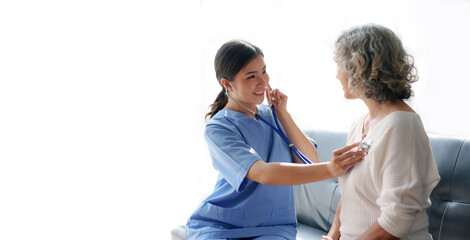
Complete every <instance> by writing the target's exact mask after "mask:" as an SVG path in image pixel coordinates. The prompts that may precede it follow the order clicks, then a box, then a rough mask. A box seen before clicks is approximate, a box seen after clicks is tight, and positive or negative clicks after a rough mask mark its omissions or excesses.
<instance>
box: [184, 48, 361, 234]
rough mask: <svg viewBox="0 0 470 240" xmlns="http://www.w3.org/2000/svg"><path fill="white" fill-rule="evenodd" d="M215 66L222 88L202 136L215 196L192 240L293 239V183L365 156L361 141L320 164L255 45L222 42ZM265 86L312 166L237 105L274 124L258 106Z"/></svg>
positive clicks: (335, 171)
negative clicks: (213, 172)
mask: <svg viewBox="0 0 470 240" xmlns="http://www.w3.org/2000/svg"><path fill="white" fill-rule="evenodd" d="M215 71H216V77H217V80H218V81H219V83H220V85H221V86H222V90H221V92H220V93H219V95H218V96H217V98H216V100H215V102H214V103H213V104H212V105H211V111H210V112H209V113H208V114H207V117H209V118H210V120H209V121H208V122H207V125H206V129H205V139H206V142H207V144H208V146H209V152H210V155H211V158H212V163H213V166H214V167H215V169H216V170H217V171H219V176H218V179H217V183H216V185H215V188H214V191H213V193H212V194H211V195H210V196H209V197H207V198H206V199H205V200H204V201H203V202H202V203H201V205H200V206H199V207H198V209H197V210H196V211H195V212H194V213H193V214H192V215H191V217H190V218H189V220H188V222H187V224H186V234H187V239H258V240H259V239H271V240H275V239H295V237H296V225H297V221H296V216H295V208H294V194H293V187H292V185H297V184H303V183H309V182H315V181H320V180H324V179H328V178H332V177H337V176H339V175H341V174H343V173H344V172H346V171H347V169H349V168H350V167H351V166H353V165H354V164H356V163H357V162H358V161H360V160H362V158H363V157H364V154H365V153H364V152H363V150H358V149H357V148H355V147H356V146H357V145H358V144H357V143H356V144H352V145H349V146H346V147H345V148H342V149H338V150H336V151H335V152H333V154H332V159H331V161H330V162H325V163H318V157H317V152H316V149H315V147H314V145H313V144H312V142H311V141H310V140H309V139H308V138H307V137H306V136H305V135H304V134H303V133H302V131H301V130H300V129H299V128H298V127H297V125H296V124H295V122H294V121H293V119H292V118H291V116H290V114H289V112H288V111H287V109H286V104H287V96H286V95H285V94H283V93H281V92H280V91H279V90H277V89H275V90H271V88H270V87H269V86H267V84H268V82H269V76H268V74H267V72H266V65H265V63H264V55H263V52H262V51H261V49H259V48H258V47H256V46H254V45H253V44H251V43H249V42H246V41H242V40H234V41H229V42H227V43H225V44H224V45H222V47H221V48H220V49H219V51H218V52H217V54H216V57H215ZM267 87H268V88H267ZM267 89H269V91H270V94H271V96H272V103H273V105H274V106H275V108H276V110H277V111H276V113H277V117H278V118H279V120H280V122H281V124H282V127H283V128H284V131H285V132H286V134H287V136H288V138H289V139H290V140H291V141H292V143H293V144H294V145H295V146H296V147H297V149H299V150H300V151H301V152H302V153H303V154H304V155H305V156H307V157H308V158H309V159H310V160H311V161H312V162H314V164H302V162H301V161H300V159H298V158H297V156H295V155H293V154H292V152H291V150H290V149H289V147H288V146H287V144H286V143H285V142H284V141H283V139H282V138H281V137H280V136H279V135H278V134H277V133H276V132H275V131H273V130H272V128H271V127H269V126H268V125H267V124H265V123H263V122H261V121H257V119H256V118H255V116H253V115H252V114H251V113H250V112H249V111H247V110H246V109H244V108H243V107H242V106H240V104H242V105H243V106H244V107H246V108H248V109H250V110H252V111H253V112H255V113H258V114H259V115H260V116H261V117H263V118H265V119H266V120H267V121H270V122H271V123H272V124H273V125H274V124H275V123H274V119H273V117H272V113H271V109H270V107H269V106H268V105H261V103H263V101H264V95H265V94H267V91H268V90H267ZM226 91H228V94H230V96H231V97H232V98H233V99H235V100H236V101H238V102H239V103H240V104H239V103H236V102H235V101H234V100H232V99H231V98H228V97H227V95H226Z"/></svg>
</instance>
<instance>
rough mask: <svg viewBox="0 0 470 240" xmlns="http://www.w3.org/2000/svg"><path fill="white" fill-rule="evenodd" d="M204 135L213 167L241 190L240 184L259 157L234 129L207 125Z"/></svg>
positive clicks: (237, 189)
mask: <svg viewBox="0 0 470 240" xmlns="http://www.w3.org/2000/svg"><path fill="white" fill-rule="evenodd" d="M204 136H205V139H206V142H207V145H208V147H209V153H210V155H211V157H212V164H213V165H214V168H215V169H216V170H217V171H219V173H220V174H221V175H222V176H223V177H224V178H225V180H227V182H228V183H229V184H230V185H232V187H233V188H234V189H235V190H236V191H237V192H240V191H243V188H242V187H241V186H242V182H243V180H244V179H245V177H246V174H247V173H248V170H249V169H250V167H251V165H253V163H255V162H256V161H258V160H261V157H260V156H259V155H258V154H257V153H256V151H255V150H254V149H253V148H252V147H250V146H249V145H248V144H247V143H246V142H245V141H244V139H243V137H242V136H241V135H240V133H239V132H238V131H237V130H236V129H228V128H226V127H224V126H220V125H215V124H214V125H208V126H207V127H206V131H205V134H204Z"/></svg>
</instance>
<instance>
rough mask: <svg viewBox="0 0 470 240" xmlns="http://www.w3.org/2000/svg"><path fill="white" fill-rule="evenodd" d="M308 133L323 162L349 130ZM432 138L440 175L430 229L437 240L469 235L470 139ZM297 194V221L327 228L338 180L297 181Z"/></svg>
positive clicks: (430, 211)
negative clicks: (305, 182) (301, 182)
mask: <svg viewBox="0 0 470 240" xmlns="http://www.w3.org/2000/svg"><path fill="white" fill-rule="evenodd" d="M305 134H306V135H307V136H309V137H311V138H313V139H314V140H315V141H316V142H317V143H318V149H317V151H318V157H319V159H320V162H326V161H329V160H330V159H331V154H332V152H333V150H335V149H338V148H341V147H344V146H345V144H346V138H347V133H346V132H332V131H324V130H308V131H305ZM429 141H430V145H431V150H432V152H433V154H434V158H435V160H436V164H437V167H438V169H439V174H440V175H441V181H440V182H439V184H438V185H437V186H436V188H435V189H434V190H433V192H432V193H431V202H432V205H431V207H430V208H428V209H427V213H428V216H429V232H430V233H431V234H432V236H433V239H436V240H441V239H463V238H465V237H470V227H468V226H467V225H468V222H470V140H469V139H463V138H457V137H446V136H440V135H429ZM294 194H295V205H296V211H297V220H298V222H299V223H302V224H305V225H308V226H311V227H314V228H318V229H322V230H323V231H325V232H327V231H328V230H329V228H330V227H331V223H332V222H333V218H334V214H335V212H336V206H337V205H338V202H339V199H340V195H341V194H340V191H339V188H338V180H337V179H336V178H334V179H328V180H325V181H321V182H316V183H309V184H303V185H298V186H295V187H294Z"/></svg>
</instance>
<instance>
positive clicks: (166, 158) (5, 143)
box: [0, 0, 470, 239]
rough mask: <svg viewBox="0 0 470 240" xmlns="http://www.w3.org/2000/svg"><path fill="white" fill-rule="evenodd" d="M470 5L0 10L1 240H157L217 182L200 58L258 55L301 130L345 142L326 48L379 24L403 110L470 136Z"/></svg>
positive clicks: (349, 106)
mask: <svg viewBox="0 0 470 240" xmlns="http://www.w3.org/2000/svg"><path fill="white" fill-rule="evenodd" d="M469 12H470V1H468V0H446V1H444V0H427V1H424V0H415V1H405V0H398V1H376V0H368V1H366V0H362V1H348V0H335V1H317V2H315V1H299V0H296V1H293V0H277V1H275V0H265V1H249V0H239V1H227V0H206V1H204V0H201V1H189V0H186V1H181V0H180V1H170V0H168V1H139V0H134V1H105V0H93V1H86V0H85V1H21V0H19V1H2V2H0V239H169V237H170V230H171V229H172V228H173V227H175V226H177V225H183V224H185V222H186V219H187V218H188V217H189V215H190V214H191V212H192V211H194V210H195V208H196V207H197V205H198V204H199V203H200V202H201V201H202V200H203V198H204V197H205V196H207V194H209V193H210V191H211V189H212V186H213V184H214V183H215V178H216V172H215V170H213V168H212V164H211V160H210V157H209V155H208V151H207V148H206V145H205V142H204V139H203V130H204V124H205V121H204V115H205V113H206V112H207V107H208V106H209V105H210V104H211V103H212V102H213V100H214V99H215V97H216V95H217V93H218V92H219V91H220V87H219V85H218V84H217V81H216V79H215V74H214V69H213V58H214V55H215V53H216V51H217V49H218V48H219V47H220V46H221V45H222V44H223V43H224V42H226V41H228V40H230V39H234V38H241V39H245V40H248V41H250V42H252V43H254V44H256V45H258V46H259V47H261V49H263V51H264V53H265V62H266V63H267V67H268V72H269V74H270V76H271V83H272V84H271V85H272V86H274V87H277V88H280V89H281V90H282V91H283V92H285V93H286V94H287V95H288V96H289V104H288V109H289V111H290V112H291V114H292V115H293V116H294V118H295V119H296V120H297V123H298V124H299V125H300V127H301V128H303V129H307V128H319V129H329V130H338V131H346V130H347V129H348V127H349V125H350V124H351V122H352V121H353V120H354V119H356V118H357V117H359V116H360V115H361V114H363V113H365V111H366V109H365V107H364V106H363V104H362V103H361V102H359V101H347V100H345V99H344V98H343V92H342V89H341V85H340V84H339V82H338V80H337V79H336V78H335V75H336V66H335V63H334V62H333V60H332V57H333V54H332V47H333V43H334V41H335V38H336V37H337V36H338V35H339V34H340V33H341V31H343V30H345V29H347V28H349V27H352V26H354V25H357V24H364V23H370V22H373V23H379V24H383V25H385V26H387V27H389V28H391V29H392V30H393V31H395V32H396V33H397V35H399V37H400V38H401V39H402V41H403V43H404V45H405V48H406V49H407V50H408V52H409V53H410V54H412V55H413V56H414V57H415V61H416V65H417V67H418V72H419V74H420V80H419V81H418V82H417V83H416V84H414V89H415V97H414V98H413V99H412V100H411V101H410V104H411V106H412V107H413V108H414V109H415V110H416V111H417V112H418V113H419V114H420V115H421V117H422V119H423V122H424V124H425V127H426V129H427V131H428V132H430V133H439V134H444V135H455V136H462V137H468V136H470V128H469V127H468V123H469V122H470V116H469V113H468V112H469V110H468V104H469V103H470V96H469V94H468V92H469V88H470V83H469V82H470V77H469V75H468V68H469V63H470V62H469V60H468V56H469V55H470V46H469V44H468V43H469V42H470V14H468V13H469Z"/></svg>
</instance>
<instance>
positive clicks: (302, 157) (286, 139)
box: [225, 88, 317, 164]
mask: <svg viewBox="0 0 470 240" xmlns="http://www.w3.org/2000/svg"><path fill="white" fill-rule="evenodd" d="M225 94H226V95H227V96H228V97H229V98H230V99H232V100H233V101H234V102H236V103H237V104H238V105H240V106H241V107H242V108H244V109H245V110H247V111H248V112H250V113H251V114H253V116H255V118H256V119H258V120H261V121H262V122H264V123H266V124H267V125H268V126H270V127H271V128H272V129H273V130H274V131H275V132H277V134H279V136H281V138H282V139H283V140H284V142H286V143H287V145H288V146H289V148H290V149H291V150H292V152H294V153H295V155H296V156H297V157H298V158H299V159H300V160H301V161H302V162H303V163H304V164H312V161H310V160H309V159H308V158H307V157H306V156H305V155H303V154H302V153H301V152H300V151H299V150H298V149H297V148H296V147H295V146H294V144H293V143H292V142H291V141H290V140H289V138H287V136H286V134H285V133H284V132H283V131H282V129H281V127H280V124H279V121H278V120H277V117H276V111H275V110H274V105H273V104H270V107H271V110H272V113H273V117H274V122H275V123H276V126H277V127H275V126H274V125H272V124H271V123H270V122H268V121H266V119H264V118H262V117H261V116H260V115H259V114H258V113H255V112H253V111H252V110H250V109H248V108H247V107H245V106H243V105H242V104H241V103H239V102H238V101H237V100H235V99H234V98H232V96H230V94H228V90H227V88H225ZM268 98H269V92H268ZM314 145H315V148H317V144H316V143H314Z"/></svg>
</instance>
